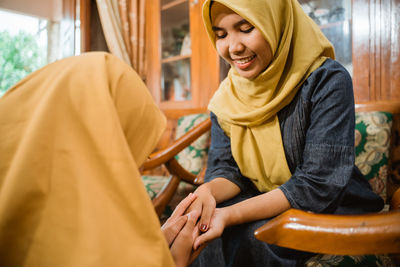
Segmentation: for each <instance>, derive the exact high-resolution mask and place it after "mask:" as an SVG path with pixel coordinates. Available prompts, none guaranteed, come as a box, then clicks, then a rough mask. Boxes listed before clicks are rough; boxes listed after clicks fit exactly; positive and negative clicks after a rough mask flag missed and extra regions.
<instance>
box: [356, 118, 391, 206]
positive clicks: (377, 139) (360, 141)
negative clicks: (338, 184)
mask: <svg viewBox="0 0 400 267" xmlns="http://www.w3.org/2000/svg"><path fill="white" fill-rule="evenodd" d="M391 127H392V115H391V114H390V113H387V112H357V113H356V127H355V153H356V159H355V163H356V165H357V167H358V168H359V169H360V171H361V173H362V174H363V175H364V176H365V178H366V179H367V180H368V181H369V183H370V184H371V186H372V188H373V190H374V191H375V192H376V193H377V194H379V195H380V196H381V197H382V198H383V199H384V200H386V184H387V177H388V164H389V163H388V158H389V148H390V135H391Z"/></svg>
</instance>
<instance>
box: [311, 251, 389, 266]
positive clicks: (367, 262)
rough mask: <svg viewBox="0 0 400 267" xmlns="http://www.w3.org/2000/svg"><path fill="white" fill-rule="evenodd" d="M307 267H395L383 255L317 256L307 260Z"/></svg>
mask: <svg viewBox="0 0 400 267" xmlns="http://www.w3.org/2000/svg"><path fill="white" fill-rule="evenodd" d="M305 266H307V267H329V266H360V267H361V266H362V267H376V266H382V267H383V266H385V267H395V266H396V265H395V264H394V263H393V261H392V260H391V259H390V257H388V256H385V255H363V256H340V255H322V254H320V255H317V256H314V257H312V258H311V259H309V260H308V261H307V262H306V264H305Z"/></svg>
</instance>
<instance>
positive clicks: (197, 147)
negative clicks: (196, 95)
mask: <svg viewBox="0 0 400 267" xmlns="http://www.w3.org/2000/svg"><path fill="white" fill-rule="evenodd" d="M208 117H209V115H208V114H207V113H199V114H191V115H186V116H182V117H181V118H179V119H178V125H177V127H176V139H178V138H179V137H181V136H182V135H184V134H185V133H187V132H188V131H190V130H191V129H192V128H193V127H194V126H196V125H198V124H199V123H201V122H203V121H204V120H206V119H207V118H208ZM209 144H210V131H208V132H207V133H205V134H203V135H202V136H200V137H199V138H198V139H197V140H196V141H194V142H193V143H192V144H190V145H189V146H188V147H187V148H185V149H184V150H182V152H180V153H179V154H178V155H177V156H176V157H175V158H176V160H177V161H178V162H179V164H181V165H182V167H184V168H185V169H186V170H187V171H189V172H191V173H193V174H196V175H197V174H199V173H200V171H201V169H202V168H203V167H204V166H205V165H206V163H207V153H208V147H209Z"/></svg>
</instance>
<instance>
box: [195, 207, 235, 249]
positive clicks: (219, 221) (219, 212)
mask: <svg viewBox="0 0 400 267" xmlns="http://www.w3.org/2000/svg"><path fill="white" fill-rule="evenodd" d="M228 212H229V211H228V209H227V208H220V209H215V212H214V214H213V216H212V219H211V224H210V228H209V230H208V231H207V232H205V233H203V234H201V235H200V236H198V237H197V238H196V240H195V241H194V244H193V249H194V250H197V249H198V248H199V247H201V246H202V245H204V244H206V243H208V242H210V241H211V240H213V239H215V238H217V237H220V236H221V235H222V233H223V232H224V229H225V227H226V226H227V225H228V221H229V213H228Z"/></svg>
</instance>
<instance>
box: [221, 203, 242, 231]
mask: <svg viewBox="0 0 400 267" xmlns="http://www.w3.org/2000/svg"><path fill="white" fill-rule="evenodd" d="M234 206H235V205H232V206H227V207H224V208H221V209H222V210H224V213H225V226H226V227H227V226H232V225H236V224H240V221H241V219H240V218H241V216H240V212H239V210H238V209H236V208H235V207H234Z"/></svg>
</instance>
